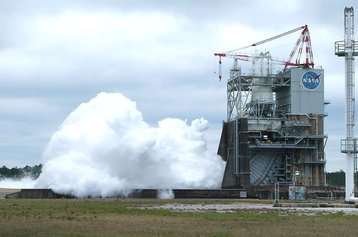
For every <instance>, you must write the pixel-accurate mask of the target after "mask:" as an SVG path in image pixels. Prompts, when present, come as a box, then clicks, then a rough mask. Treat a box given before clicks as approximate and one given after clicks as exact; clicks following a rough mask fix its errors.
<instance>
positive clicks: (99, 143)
mask: <svg viewBox="0 0 358 237" xmlns="http://www.w3.org/2000/svg"><path fill="white" fill-rule="evenodd" d="M208 125H209V124H208V121H206V120H205V119H196V120H194V121H192V122H191V124H190V125H188V124H187V122H186V121H183V120H180V119H173V118H167V119H164V120H162V121H160V122H159V123H158V126H157V127H150V126H149V125H148V124H147V123H146V122H144V121H143V116H142V114H141V112H139V111H138V110H137V108H136V104H135V102H133V101H131V100H129V99H128V98H126V97H125V96H123V95H122V94H119V93H103V92H102V93H100V94H98V95H97V97H95V98H93V99H92V100H90V101H89V102H88V103H83V104H81V105H80V106H79V107H78V108H77V109H76V110H74V111H73V112H72V113H71V114H70V115H69V116H68V117H67V118H66V120H65V121H64V122H63V124H62V126H61V127H60V128H59V130H58V131H57V132H56V133H55V134H54V135H53V136H52V138H51V139H50V142H49V144H48V146H47V148H46V150H45V152H44V157H43V158H44V162H45V164H44V167H43V169H42V174H41V175H40V177H39V178H38V180H37V184H36V185H35V186H36V187H37V188H51V189H53V190H54V191H55V192H58V193H62V194H71V195H74V196H77V197H89V196H90V197H109V196H116V195H127V194H129V192H130V190H132V189H145V188H152V189H173V188H219V187H220V184H221V180H222V176H223V171H224V162H223V161H222V160H221V158H219V157H218V156H217V155H215V154H213V153H212V152H210V151H209V150H208V149H207V147H206V142H205V138H204V131H205V130H206V129H207V128H208Z"/></svg>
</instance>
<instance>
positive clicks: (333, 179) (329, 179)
mask: <svg viewBox="0 0 358 237" xmlns="http://www.w3.org/2000/svg"><path fill="white" fill-rule="evenodd" d="M41 171H42V164H39V165H34V166H28V165H27V166H25V167H23V168H17V167H13V168H7V167H6V166H3V167H1V168H0V179H6V178H11V179H21V178H24V177H31V178H33V179H36V178H38V177H39V176H40V174H41ZM326 183H327V185H328V186H337V187H344V185H345V173H344V171H343V170H340V171H336V172H327V173H326Z"/></svg>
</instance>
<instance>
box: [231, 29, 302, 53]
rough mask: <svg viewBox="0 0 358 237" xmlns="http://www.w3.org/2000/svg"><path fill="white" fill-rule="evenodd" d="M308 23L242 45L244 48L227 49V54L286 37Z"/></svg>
mask: <svg viewBox="0 0 358 237" xmlns="http://www.w3.org/2000/svg"><path fill="white" fill-rule="evenodd" d="M306 27H307V25H304V26H300V27H297V28H296V29H293V30H289V31H286V32H284V33H282V34H279V35H275V36H273V37H270V38H268V39H264V40H261V41H259V42H256V43H253V44H250V45H247V46H245V47H242V48H238V49H233V50H230V51H227V52H225V54H229V53H232V52H235V51H239V50H243V49H247V48H250V47H255V46H258V45H261V44H264V43H267V42H270V41H272V40H275V39H278V38H281V37H284V36H286V35H289V34H292V33H294V32H296V31H299V30H302V29H304V28H306Z"/></svg>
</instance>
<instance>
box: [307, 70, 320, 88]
mask: <svg viewBox="0 0 358 237" xmlns="http://www.w3.org/2000/svg"><path fill="white" fill-rule="evenodd" d="M320 77H321V74H317V73H315V72H313V71H309V72H306V73H305V74H303V76H302V85H303V86H304V87H305V88H307V89H309V90H314V89H316V88H317V87H318V86H319V84H320V83H321V79H320Z"/></svg>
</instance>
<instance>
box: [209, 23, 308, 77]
mask: <svg viewBox="0 0 358 237" xmlns="http://www.w3.org/2000/svg"><path fill="white" fill-rule="evenodd" d="M299 30H302V32H301V34H300V36H299V38H298V39H297V41H296V44H295V46H294V48H293V49H292V51H291V53H290V55H289V58H288V59H287V60H286V61H282V65H284V69H286V68H287V67H288V66H293V67H310V68H313V67H314V62H313V53H312V47H311V37H310V33H309V30H308V26H307V25H304V26H300V27H297V28H295V29H293V30H290V31H287V32H284V33H282V34H279V35H276V36H273V37H271V38H268V39H265V40H262V41H259V42H256V43H253V44H251V45H248V46H245V47H242V48H238V49H234V50H230V51H227V52H224V53H215V54H214V56H218V57H219V79H220V80H221V78H222V61H221V58H222V57H230V58H235V59H238V60H242V61H250V58H251V56H248V55H244V54H239V53H237V52H238V51H240V50H243V49H247V48H250V47H255V46H258V45H261V44H264V43H267V42H270V41H273V40H275V39H278V38H281V37H284V36H286V35H289V34H292V33H294V32H297V31H299ZM304 45H305V52H306V58H305V61H304V63H301V56H302V51H303V46H304ZM296 53H297V56H296V59H295V60H294V61H293V58H294V56H295V54H296Z"/></svg>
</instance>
